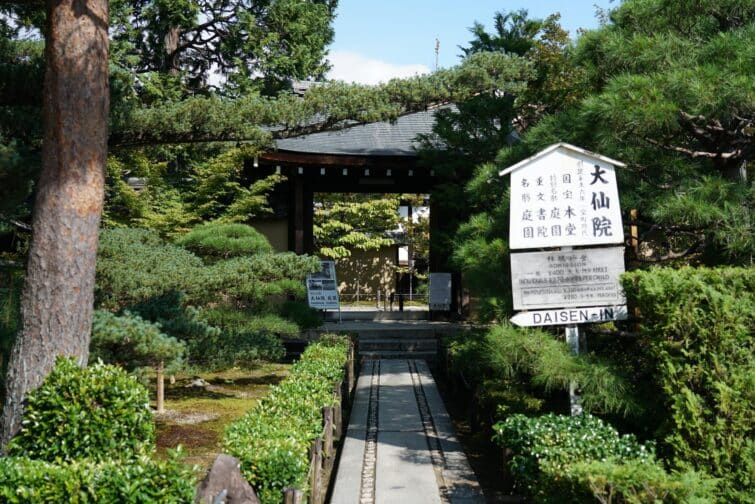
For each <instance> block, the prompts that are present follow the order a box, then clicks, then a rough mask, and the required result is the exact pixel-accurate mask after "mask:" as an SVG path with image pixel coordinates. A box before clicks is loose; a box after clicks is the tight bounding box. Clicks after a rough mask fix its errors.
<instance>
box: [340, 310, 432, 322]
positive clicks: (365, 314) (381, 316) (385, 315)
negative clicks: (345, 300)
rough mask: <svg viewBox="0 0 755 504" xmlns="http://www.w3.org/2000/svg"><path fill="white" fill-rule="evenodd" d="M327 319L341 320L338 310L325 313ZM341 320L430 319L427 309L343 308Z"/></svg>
mask: <svg viewBox="0 0 755 504" xmlns="http://www.w3.org/2000/svg"><path fill="white" fill-rule="evenodd" d="M325 320H328V321H334V320H339V314H338V312H337V311H329V312H327V313H326V314H325ZM340 320H343V321H354V320H361V321H380V320H430V312H428V311H427V310H406V311H402V312H400V311H395V310H394V311H381V310H342V311H341V314H340Z"/></svg>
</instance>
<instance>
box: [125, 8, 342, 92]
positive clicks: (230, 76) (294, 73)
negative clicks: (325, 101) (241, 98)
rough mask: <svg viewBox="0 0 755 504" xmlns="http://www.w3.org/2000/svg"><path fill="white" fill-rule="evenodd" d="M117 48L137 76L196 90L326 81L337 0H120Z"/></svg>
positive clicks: (256, 88)
mask: <svg viewBox="0 0 755 504" xmlns="http://www.w3.org/2000/svg"><path fill="white" fill-rule="evenodd" d="M115 3H116V5H117V11H118V15H117V16H114V17H115V21H116V22H115V23H114V27H113V33H114V43H115V44H116V45H118V46H119V47H122V48H123V56H124V57H123V58H122V59H121V60H120V61H119V63H120V64H122V65H124V66H125V67H127V68H129V69H130V70H132V71H134V72H136V73H137V74H148V73H150V72H158V73H160V74H169V75H173V76H178V75H182V76H183V78H184V79H185V80H186V83H188V84H189V85H190V87H192V88H195V89H196V88H201V87H205V86H207V85H209V84H211V80H212V77H211V75H212V74H213V73H217V74H219V75H221V76H222V77H224V78H225V79H227V84H228V86H227V87H226V86H221V87H224V88H225V89H226V90H227V91H228V92H230V93H235V94H237V95H238V94H239V93H246V92H250V91H263V92H265V93H272V92H275V91H277V90H280V89H281V88H283V87H286V86H287V85H288V83H289V81H290V79H307V78H318V77H322V76H323V74H324V73H325V71H326V70H327V69H328V65H327V62H326V60H325V56H326V54H327V49H326V48H327V46H328V44H329V43H330V42H331V41H332V40H333V28H332V26H331V22H332V20H333V17H334V16H335V9H336V6H337V3H338V2H337V0H304V1H302V0H119V1H118V2H115Z"/></svg>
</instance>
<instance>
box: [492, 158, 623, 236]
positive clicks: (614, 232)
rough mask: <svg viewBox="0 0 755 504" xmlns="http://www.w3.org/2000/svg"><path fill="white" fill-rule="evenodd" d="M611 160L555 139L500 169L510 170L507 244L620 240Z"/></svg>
mask: <svg viewBox="0 0 755 504" xmlns="http://www.w3.org/2000/svg"><path fill="white" fill-rule="evenodd" d="M609 161H612V160H607V158H603V157H602V156H597V155H594V154H591V153H587V152H586V151H583V150H582V149H578V148H576V147H573V146H569V145H565V144H559V145H556V146H553V147H552V148H550V149H546V150H545V151H543V152H542V153H540V154H539V155H538V156H535V157H534V158H533V159H531V160H527V161H525V162H522V163H519V164H518V165H514V166H513V167H511V168H508V169H506V170H504V172H503V173H510V174H511V204H510V209H511V214H510V219H511V221H510V224H511V226H510V228H509V229H510V234H509V244H510V247H511V249H512V250H514V249H536V248H547V247H565V246H566V247H568V246H577V245H610V244H619V243H623V242H624V229H623V227H622V221H621V208H620V206H619V192H618V189H617V185H616V170H615V169H614V165H613V164H612V162H609Z"/></svg>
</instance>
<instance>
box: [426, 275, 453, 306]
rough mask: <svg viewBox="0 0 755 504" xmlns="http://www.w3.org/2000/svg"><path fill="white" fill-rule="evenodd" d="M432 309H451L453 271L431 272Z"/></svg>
mask: <svg viewBox="0 0 755 504" xmlns="http://www.w3.org/2000/svg"><path fill="white" fill-rule="evenodd" d="M429 281H430V286H429V292H430V299H429V302H428V304H429V307H430V309H431V310H437V311H449V310H450V309H451V273H430V280H429Z"/></svg>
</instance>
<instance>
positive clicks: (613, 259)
mask: <svg viewBox="0 0 755 504" xmlns="http://www.w3.org/2000/svg"><path fill="white" fill-rule="evenodd" d="M622 273H624V247H608V248H589V249H579V250H570V251H564V250H560V251H548V252H520V253H512V254H511V284H512V285H511V287H512V294H513V298H514V309H515V310H534V309H539V308H567V307H577V306H599V305H620V304H623V303H624V302H625V298H624V291H623V290H622V288H621V284H620V283H619V276H620V275H621V274H622Z"/></svg>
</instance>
